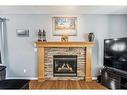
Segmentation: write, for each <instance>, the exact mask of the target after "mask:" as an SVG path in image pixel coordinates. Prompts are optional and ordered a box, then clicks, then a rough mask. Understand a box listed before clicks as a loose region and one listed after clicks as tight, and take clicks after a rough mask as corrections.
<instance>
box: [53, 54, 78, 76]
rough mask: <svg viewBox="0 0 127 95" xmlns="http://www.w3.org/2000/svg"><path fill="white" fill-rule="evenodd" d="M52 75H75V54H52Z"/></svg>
mask: <svg viewBox="0 0 127 95" xmlns="http://www.w3.org/2000/svg"><path fill="white" fill-rule="evenodd" d="M53 76H54V77H76V76H77V55H54V56H53Z"/></svg>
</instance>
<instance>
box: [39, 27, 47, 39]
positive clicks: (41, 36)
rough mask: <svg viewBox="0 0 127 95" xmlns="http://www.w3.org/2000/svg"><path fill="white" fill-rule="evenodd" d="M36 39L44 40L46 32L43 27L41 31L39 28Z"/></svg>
mask: <svg viewBox="0 0 127 95" xmlns="http://www.w3.org/2000/svg"><path fill="white" fill-rule="evenodd" d="M38 41H46V32H45V30H44V29H43V32H41V29H39V32H38Z"/></svg>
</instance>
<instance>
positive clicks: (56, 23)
mask: <svg viewBox="0 0 127 95" xmlns="http://www.w3.org/2000/svg"><path fill="white" fill-rule="evenodd" d="M52 20H53V35H54V36H62V35H68V36H76V35H77V17H53V19H52Z"/></svg>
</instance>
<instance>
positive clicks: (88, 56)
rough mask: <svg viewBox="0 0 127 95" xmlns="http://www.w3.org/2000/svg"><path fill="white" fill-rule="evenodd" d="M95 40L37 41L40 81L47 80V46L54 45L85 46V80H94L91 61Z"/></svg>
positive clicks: (59, 46)
mask: <svg viewBox="0 0 127 95" xmlns="http://www.w3.org/2000/svg"><path fill="white" fill-rule="evenodd" d="M94 45H95V43H94V42H36V46H37V48H38V66H39V67H38V68H39V69H38V81H44V80H45V70H44V57H45V53H44V52H45V48H52V47H58V48H61V47H65V48H67V47H69V48H73V47H85V48H86V55H85V56H84V58H85V59H86V62H85V64H86V67H85V71H84V72H85V81H92V77H91V63H92V49H91V47H92V46H94Z"/></svg>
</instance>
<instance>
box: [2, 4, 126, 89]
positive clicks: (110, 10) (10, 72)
mask: <svg viewBox="0 0 127 95" xmlns="http://www.w3.org/2000/svg"><path fill="white" fill-rule="evenodd" d="M126 9H127V7H126V6H0V36H1V39H0V47H1V48H0V51H1V64H0V65H1V67H2V70H4V71H3V72H4V74H3V75H2V77H1V78H0V79H1V81H2V82H1V84H2V86H1V84H0V86H1V87H0V88H1V89H17V88H18V86H17V85H16V84H17V83H19V82H22V83H23V84H24V83H25V88H26V89H32V90H34V89H42V90H43V89H97V90H100V89H122V88H120V87H118V86H116V85H115V83H114V84H113V86H112V85H110V86H109V85H107V84H108V81H105V82H106V83H105V82H103V81H104V80H105V79H104V77H103V78H102V72H103V70H104V67H105V65H104V53H105V52H104V49H105V43H104V40H106V39H107V40H108V39H114V38H115V39H118V38H121V39H122V38H125V37H127V33H126V31H127V27H126V25H127V15H126V12H127V11H126ZM63 22H64V23H63ZM60 23H62V24H60ZM68 24H69V25H68ZM63 25H64V26H63ZM68 26H69V29H70V30H68ZM39 33H40V34H39ZM90 35H92V38H91V37H90ZM125 42H126V39H125ZM125 52H126V51H125ZM72 59H73V60H72ZM68 60H69V61H68ZM63 61H64V62H63ZM60 62H62V63H60ZM67 62H68V63H67ZM74 63H75V65H74ZM54 64H55V65H54ZM59 64H60V65H59ZM3 66H4V67H3ZM55 66H56V69H55ZM57 66H59V67H57ZM109 67H110V66H109ZM3 68H4V69H3ZM73 70H75V71H74V72H73ZM106 70H107V69H106ZM113 70H114V69H113ZM58 71H59V72H58ZM118 71H119V70H118ZM123 71H124V72H125V71H126V70H123ZM5 72H6V73H5ZM104 72H106V71H104ZM113 72H114V71H113ZM113 74H114V73H113ZM123 74H126V72H125V73H123ZM120 78H121V76H120ZM102 79H104V80H102ZM126 79H127V78H126V77H125V78H124V79H123V77H122V80H124V81H126ZM9 81H10V82H9ZM102 82H103V83H102ZM113 82H114V81H113ZM22 83H21V85H22ZM6 84H7V85H6ZM11 84H13V85H14V84H15V86H17V87H14V86H11V87H10V85H11ZM109 84H111V82H110V83H109ZM8 85H9V86H8ZM47 85H48V86H47ZM22 86H24V85H22ZM8 87H9V88H8ZM126 88H127V87H126ZM126 88H124V89H126ZM18 89H22V88H18Z"/></svg>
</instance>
